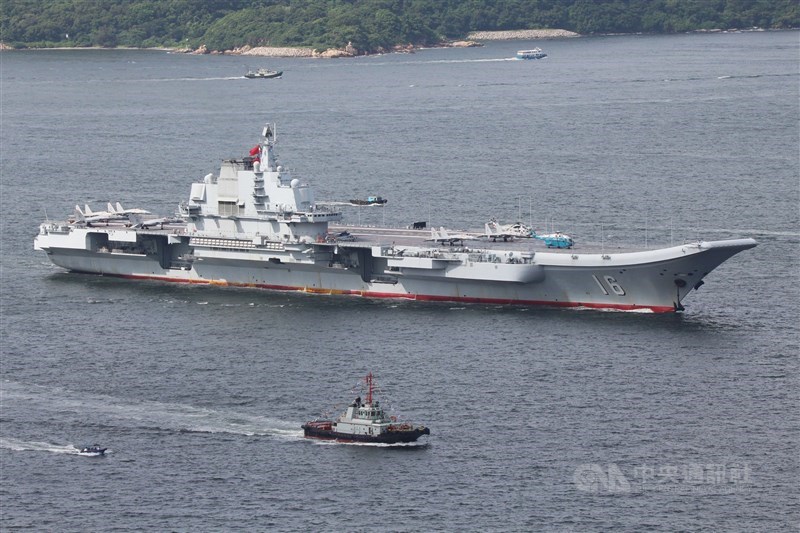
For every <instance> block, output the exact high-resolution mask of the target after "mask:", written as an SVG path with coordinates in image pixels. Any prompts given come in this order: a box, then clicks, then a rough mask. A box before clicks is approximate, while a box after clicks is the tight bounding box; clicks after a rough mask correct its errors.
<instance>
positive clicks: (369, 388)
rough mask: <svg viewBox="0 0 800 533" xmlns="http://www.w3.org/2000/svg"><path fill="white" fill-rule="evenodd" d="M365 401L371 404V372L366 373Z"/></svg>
mask: <svg viewBox="0 0 800 533" xmlns="http://www.w3.org/2000/svg"><path fill="white" fill-rule="evenodd" d="M367 403H368V404H370V405H371V404H372V372H370V373H369V374H367Z"/></svg>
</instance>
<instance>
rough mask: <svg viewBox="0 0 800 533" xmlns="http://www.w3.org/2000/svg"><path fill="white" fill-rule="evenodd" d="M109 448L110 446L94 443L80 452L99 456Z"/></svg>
mask: <svg viewBox="0 0 800 533" xmlns="http://www.w3.org/2000/svg"><path fill="white" fill-rule="evenodd" d="M107 449H108V448H101V447H100V445H99V444H92V445H91V446H84V447H83V448H81V451H80V452H78V453H80V454H81V455H86V456H88V457H98V456H100V455H105V454H106V450H107Z"/></svg>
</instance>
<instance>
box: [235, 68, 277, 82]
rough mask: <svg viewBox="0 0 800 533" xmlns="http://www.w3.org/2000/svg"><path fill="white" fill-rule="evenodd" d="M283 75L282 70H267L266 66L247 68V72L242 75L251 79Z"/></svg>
mask: <svg viewBox="0 0 800 533" xmlns="http://www.w3.org/2000/svg"><path fill="white" fill-rule="evenodd" d="M281 76H283V71H282V70H269V69H266V68H260V69H258V70H248V71H247V74H245V75H244V77H245V78H249V79H251V80H253V79H259V78H260V79H269V78H280V77H281Z"/></svg>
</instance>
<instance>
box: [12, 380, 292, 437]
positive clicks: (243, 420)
mask: <svg viewBox="0 0 800 533" xmlns="http://www.w3.org/2000/svg"><path fill="white" fill-rule="evenodd" d="M15 405H19V407H20V411H21V412H30V411H32V410H35V411H40V412H44V413H52V414H55V413H58V415H59V416H60V417H61V418H71V417H74V418H75V419H77V420H76V424H80V423H86V422H85V421H86V419H89V418H90V419H91V423H92V424H94V425H100V426H101V427H102V426H107V427H115V428H116V427H123V428H135V429H138V430H147V431H174V432H180V433H228V434H233V435H246V436H272V437H278V438H286V439H298V438H302V436H303V432H302V430H300V429H299V428H300V424H299V423H297V422H287V421H282V420H276V419H274V418H268V417H263V416H257V415H250V414H245V413H237V412H232V411H226V410H217V409H209V408H202V407H194V406H191V405H184V404H177V403H163V402H153V401H141V402H136V401H130V400H126V399H121V398H115V397H112V396H104V395H92V394H81V393H78V392H75V391H70V390H66V389H61V388H49V387H43V386H39V385H24V384H21V383H13V382H6V383H4V384H3V408H4V411H5V412H6V413H7V414H8V413H10V412H12V411H13V410H15V409H14V408H15Z"/></svg>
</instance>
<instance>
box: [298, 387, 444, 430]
mask: <svg viewBox="0 0 800 533" xmlns="http://www.w3.org/2000/svg"><path fill="white" fill-rule="evenodd" d="M366 382H367V398H366V401H364V402H362V401H361V397H360V396H359V397H358V398H356V399H355V400H354V401H353V403H351V404H350V405H349V406H348V407H347V411H345V412H344V413H343V414H342V415H340V416H339V418H337V419H336V420H313V421H311V422H306V423H305V424H303V425H302V428H303V432H304V435H305V437H306V438H313V439H324V440H336V441H340V442H369V443H380V444H399V443H407V442H414V441H416V440H417V439H418V438H420V437H421V436H423V435H430V434H431V430H430V429H429V428H426V427H425V426H416V427H415V426H413V425H411V424H409V423H401V424H398V423H396V422H395V421H394V420H393V418H390V417H388V416H386V413H385V412H384V411H383V407H381V405H380V402H378V401H377V400H373V398H372V395H373V392H374V390H375V388H374V382H373V379H372V372H370V373H369V374H367V377H366Z"/></svg>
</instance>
